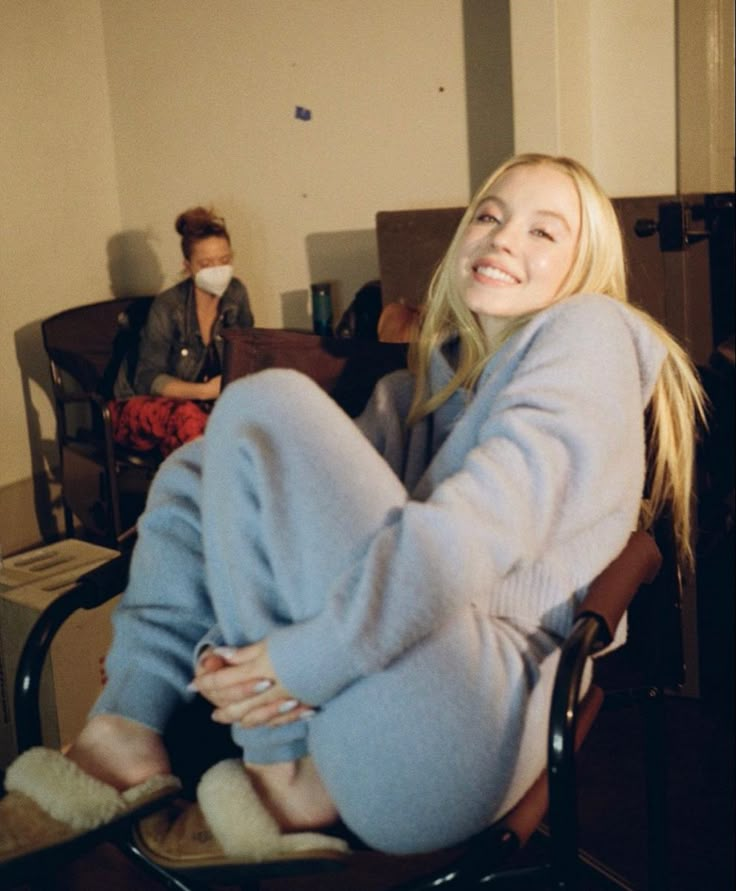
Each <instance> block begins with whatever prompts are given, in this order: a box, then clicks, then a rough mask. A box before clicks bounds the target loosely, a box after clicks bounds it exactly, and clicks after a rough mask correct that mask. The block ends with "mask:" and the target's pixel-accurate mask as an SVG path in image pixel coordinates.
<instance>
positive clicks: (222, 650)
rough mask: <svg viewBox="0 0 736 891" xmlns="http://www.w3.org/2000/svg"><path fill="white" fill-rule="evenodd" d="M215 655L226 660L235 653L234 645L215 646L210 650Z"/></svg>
mask: <svg viewBox="0 0 736 891" xmlns="http://www.w3.org/2000/svg"><path fill="white" fill-rule="evenodd" d="M212 652H213V653H214V654H215V655H216V656H222V658H223V659H227V660H228V661H229V660H230V659H232V658H233V656H234V655H235V647H215V648H214V650H213V651H212Z"/></svg>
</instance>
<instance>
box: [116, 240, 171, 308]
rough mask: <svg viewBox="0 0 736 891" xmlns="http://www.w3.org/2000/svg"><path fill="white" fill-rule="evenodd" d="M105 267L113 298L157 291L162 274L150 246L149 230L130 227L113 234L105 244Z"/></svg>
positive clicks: (156, 292)
mask: <svg viewBox="0 0 736 891" xmlns="http://www.w3.org/2000/svg"><path fill="white" fill-rule="evenodd" d="M107 269H108V272H109V275H110V290H111V291H112V293H113V296H114V297H142V296H145V295H147V294H158V292H159V291H160V290H161V286H162V285H163V282H164V274H163V270H162V269H161V262H160V260H159V258H158V255H157V254H156V252H155V251H154V249H153V248H152V246H151V234H150V232H144V231H143V230H142V229H129V230H128V231H126V232H119V233H118V234H117V235H113V236H112V238H111V239H110V240H109V241H108V243H107Z"/></svg>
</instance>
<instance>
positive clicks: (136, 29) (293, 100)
mask: <svg viewBox="0 0 736 891" xmlns="http://www.w3.org/2000/svg"><path fill="white" fill-rule="evenodd" d="M101 5H102V10H103V18H104V24H105V41H106V51H107V60H108V70H109V77H110V96H111V105H112V110H113V126H114V136H115V148H116V152H117V165H118V166H117V169H118V176H119V187H120V202H121V210H122V224H123V229H124V230H132V231H136V230H145V231H146V232H148V233H150V244H151V246H152V248H153V250H154V252H155V254H156V256H157V257H158V258H159V259H160V263H161V270H162V272H163V276H164V284H167V285H168V284H170V283H173V282H174V281H176V279H177V276H178V273H179V270H180V266H181V258H180V253H179V248H178V243H177V240H176V237H175V233H174V230H173V221H174V216H175V214H176V213H177V212H178V211H180V210H182V209H183V208H185V207H188V206H190V205H192V204H194V203H199V202H203V203H207V204H209V203H214V204H215V206H216V207H217V208H218V209H219V210H220V211H221V212H222V213H223V214H224V216H225V217H226V219H227V222H228V224H229V226H230V229H231V234H232V237H233V239H234V246H235V250H236V265H237V271H238V273H239V274H240V275H241V276H242V277H243V278H244V279H245V280H246V282H247V283H248V286H249V289H250V292H251V298H252V301H253V306H254V311H255V316H256V321H257V323H258V324H260V325H265V326H280V325H282V323H283V322H284V312H283V310H284V308H286V310H287V313H286V314H287V319H286V321H287V323H291V324H294V322H298V321H301V322H302V324H305V325H308V324H309V319H308V318H307V317H306V315H305V307H306V305H307V293H308V287H309V283H310V282H312V281H318V280H320V279H323V278H327V279H332V280H333V282H334V283H333V293H334V297H335V300H336V303H337V305H336V307H335V310H336V313H339V312H340V310H341V309H342V308H343V307H344V305H346V303H347V302H349V300H350V298H351V297H352V295H353V294H354V292H355V290H356V289H357V288H358V287H359V286H360V285H361V284H362V283H363V282H365V281H366V280H367V279H369V278H371V277H377V274H378V266H377V257H376V251H375V236H374V233H373V227H374V217H375V213H376V211H377V210H384V209H390V208H401V207H417V206H422V205H425V206H432V205H436V204H440V205H443V204H447V203H457V202H458V201H464V200H466V198H467V192H468V160H467V130H466V123H465V82H464V58H463V30H462V24H463V23H462V4H461V2H460V0H431V2H427V0H402V2H401V3H396V2H395V0H371V2H370V3H365V2H363V0H340V2H335V0H309V2H307V3H305V2H301V0H251V2H242V0H232V2H230V0H216V2H213V3H211V4H209V5H208V6H207V12H206V14H204V15H203V7H202V3H201V0H156V2H155V3H151V2H150V0H126V2H125V3H120V2H118V0H102V4H101ZM429 7H431V11H432V14H431V15H427V14H426V13H427V10H428V8H429ZM296 106H303V107H306V108H308V109H309V110H310V111H311V113H312V119H311V120H310V121H302V120H298V119H297V118H296V117H295V108H296ZM140 284H141V285H143V284H145V283H140ZM152 284H153V286H154V287H155V285H156V282H153V283H152ZM299 314H301V316H302V318H301V319H299Z"/></svg>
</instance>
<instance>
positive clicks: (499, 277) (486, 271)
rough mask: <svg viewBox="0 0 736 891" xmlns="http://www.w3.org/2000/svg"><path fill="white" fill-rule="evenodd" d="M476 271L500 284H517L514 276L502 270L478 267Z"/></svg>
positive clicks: (492, 267)
mask: <svg viewBox="0 0 736 891" xmlns="http://www.w3.org/2000/svg"><path fill="white" fill-rule="evenodd" d="M476 270H477V271H478V272H479V273H480V274H481V275H483V276H485V277H486V278H493V279H495V280H496V281H498V282H508V283H509V284H514V283H515V282H516V279H515V278H514V277H513V276H512V275H509V274H508V273H506V272H503V271H502V270H500V269H496V267H495V266H476Z"/></svg>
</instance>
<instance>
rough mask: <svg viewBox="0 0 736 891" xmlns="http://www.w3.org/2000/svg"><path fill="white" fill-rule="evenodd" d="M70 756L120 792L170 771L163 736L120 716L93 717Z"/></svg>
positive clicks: (86, 771)
mask: <svg viewBox="0 0 736 891" xmlns="http://www.w3.org/2000/svg"><path fill="white" fill-rule="evenodd" d="M67 755H68V757H69V758H70V759H71V760H72V761H74V762H75V764H77V765H78V766H79V767H80V768H81V769H82V770H83V771H85V773H88V774H90V775H91V776H93V777H96V778H97V779H98V780H102V782H104V783H108V784H109V785H111V786H114V787H115V788H116V789H120V790H123V789H129V788H130V787H131V786H136V785H138V783H142V782H143V781H144V780H147V779H148V778H149V777H152V776H155V775H156V774H161V773H164V774H165V773H169V772H170V770H171V766H170V762H169V757H168V755H167V753H166V749H165V747H164V744H163V742H162V740H161V737H160V735H159V734H158V733H156V731H155V730H151V729H150V728H149V727H146V726H144V725H143V724H139V723H138V722H137V721H131V720H128V719H127V718H123V717H121V716H119V715H95V716H94V717H92V718H90V720H89V721H88V722H87V724H86V725H85V726H84V728H83V729H82V732H81V733H80V734H79V736H78V737H77V739H76V741H75V742H74V744H73V745H72V747H71V748H70V749H69V751H68V752H67Z"/></svg>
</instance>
